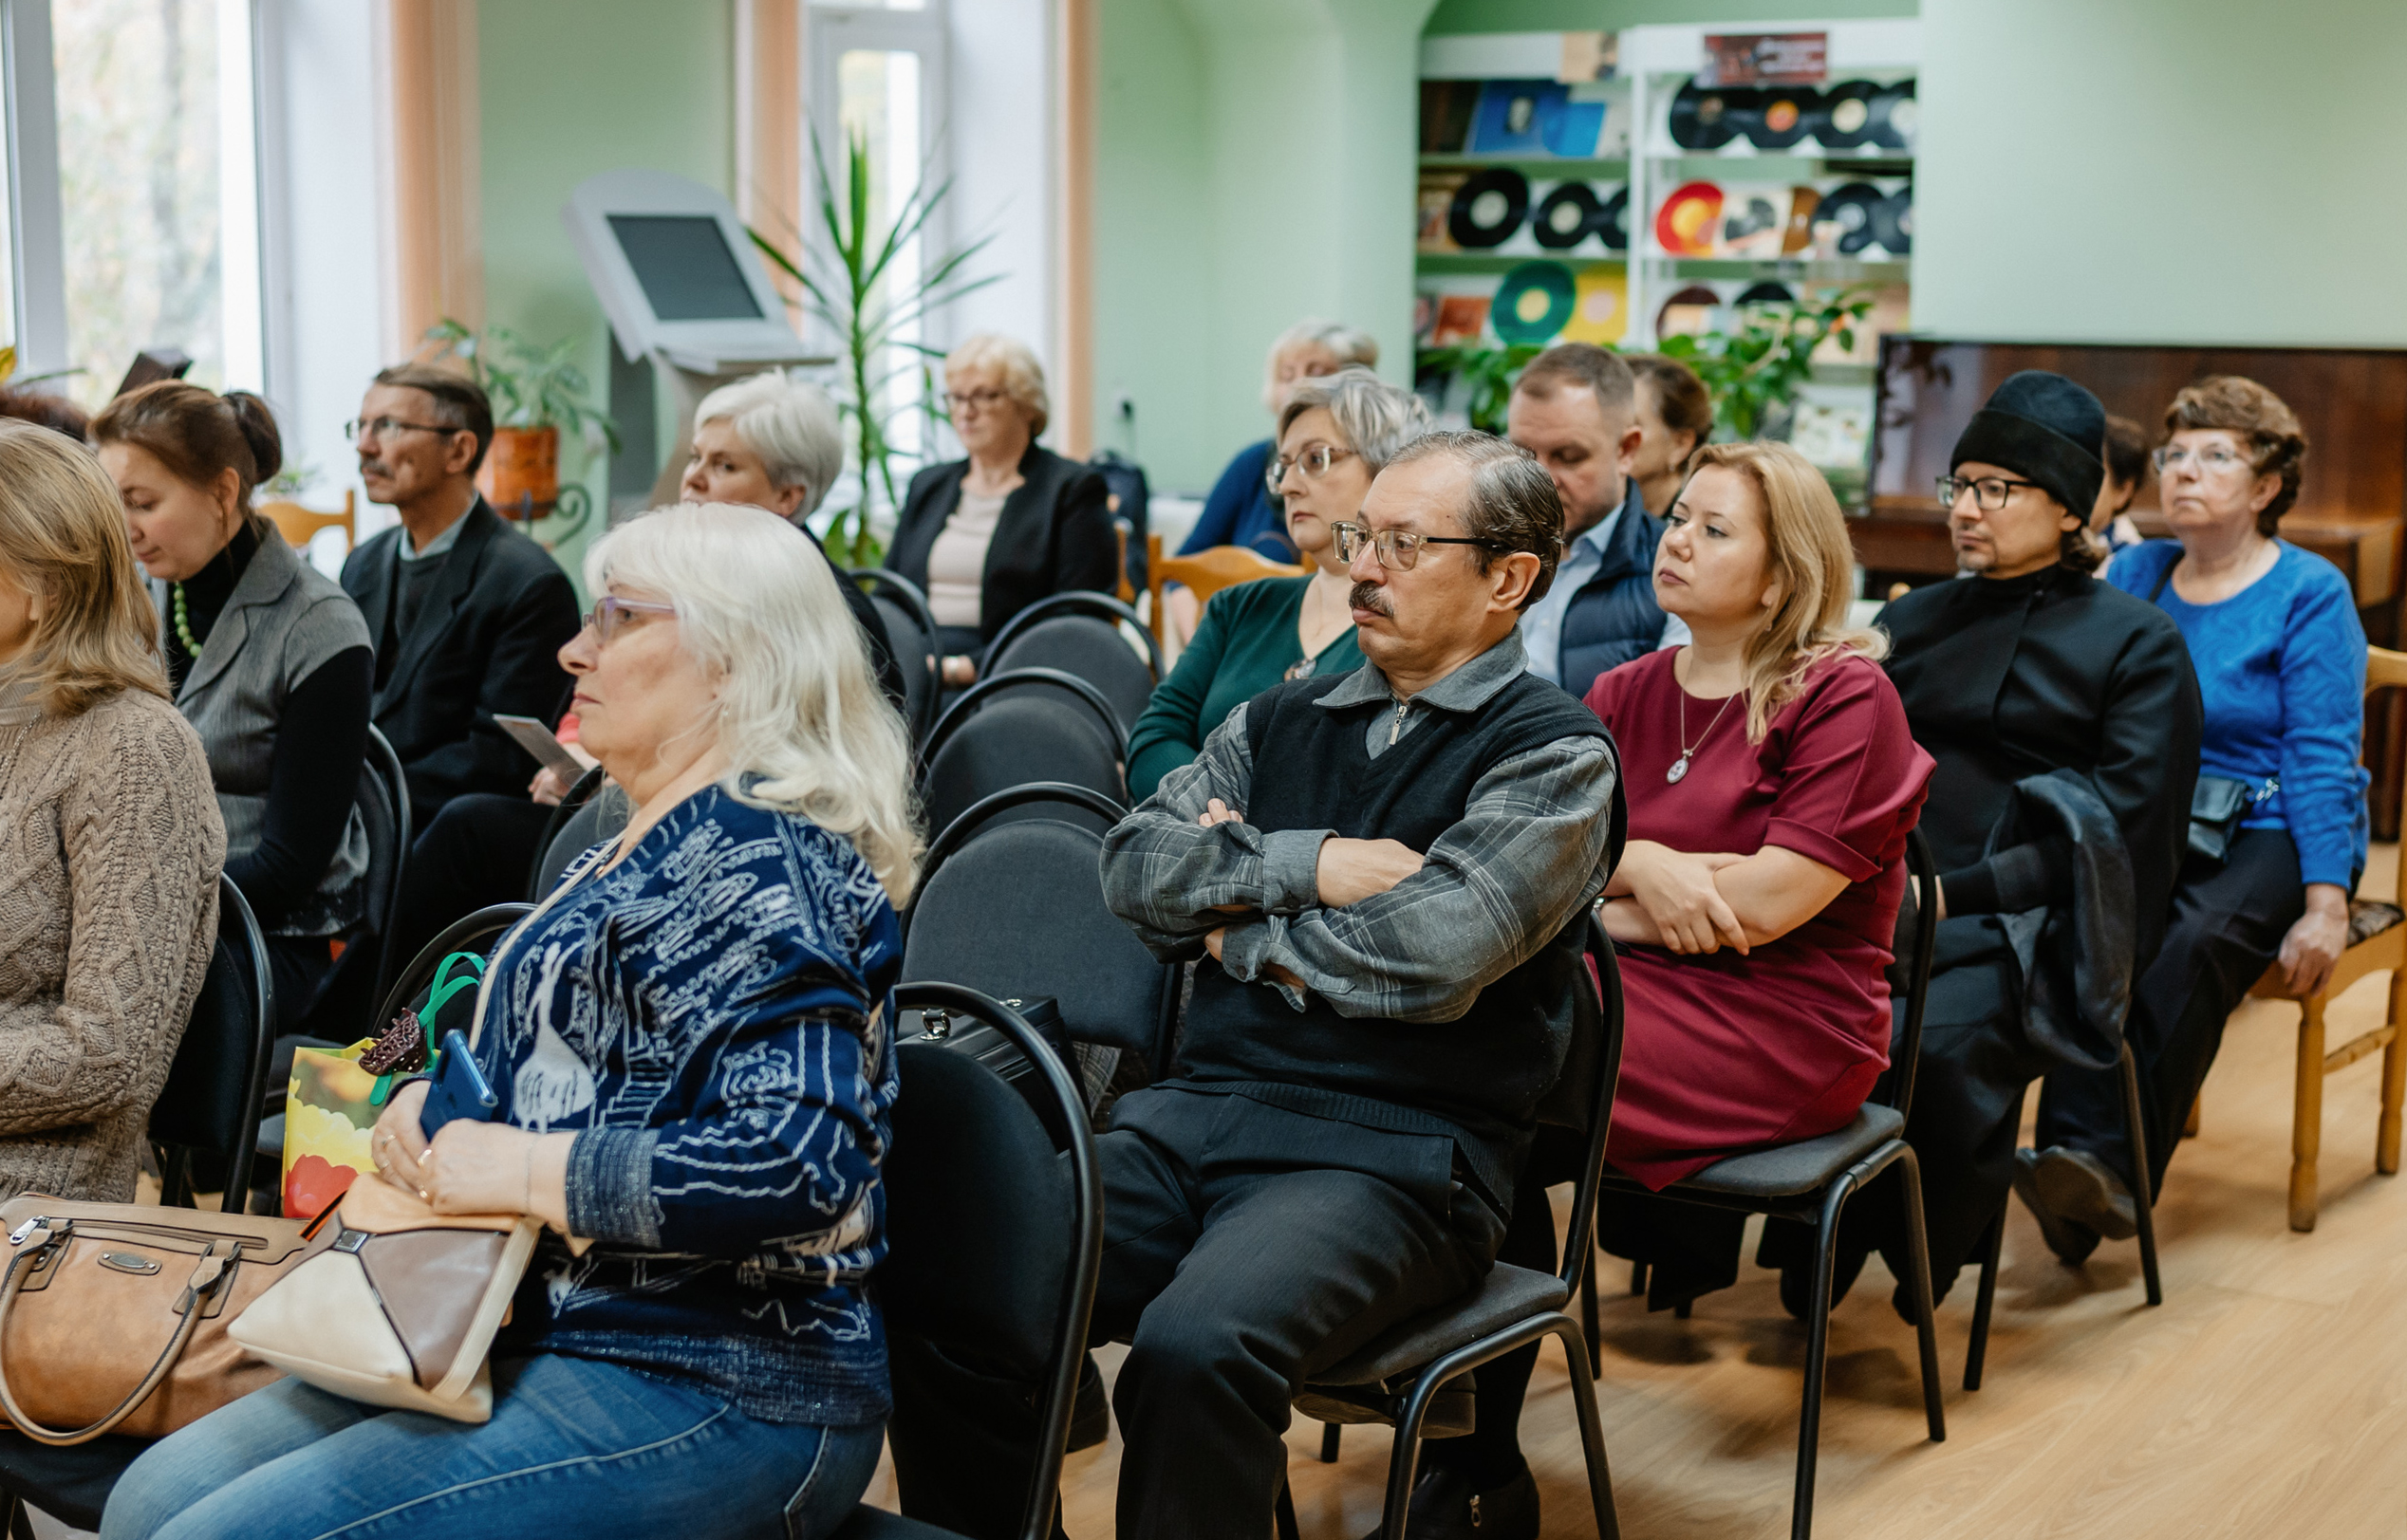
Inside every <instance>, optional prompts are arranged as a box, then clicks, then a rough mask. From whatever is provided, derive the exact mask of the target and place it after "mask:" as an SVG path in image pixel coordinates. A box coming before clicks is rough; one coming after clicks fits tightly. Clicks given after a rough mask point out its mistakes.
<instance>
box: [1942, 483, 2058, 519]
mask: <svg viewBox="0 0 2407 1540" xmlns="http://www.w3.org/2000/svg"><path fill="white" fill-rule="evenodd" d="M2017 487H2038V488H2039V490H2040V491H2042V492H2045V491H2046V490H2047V489H2046V488H2044V487H2040V484H2039V483H2038V482H2036V481H2016V480H2014V479H2013V478H2012V477H2010V476H1973V477H1970V478H1969V479H1968V478H1966V477H1964V476H1941V477H1940V478H1939V506H1940V507H1941V508H1953V507H1955V506H1956V499H1957V498H1959V497H1962V496H1963V495H1964V494H1965V493H1966V492H1970V493H1971V494H1972V506H1973V507H1975V508H1977V509H1979V510H1981V511H1982V512H1984V513H1994V512H1996V511H1997V510H2000V509H2002V508H2004V507H2005V506H2006V499H2007V498H2009V497H2011V496H2013V495H2014V489H2015V488H2017Z"/></svg>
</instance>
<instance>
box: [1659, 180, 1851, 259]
mask: <svg viewBox="0 0 2407 1540" xmlns="http://www.w3.org/2000/svg"><path fill="white" fill-rule="evenodd" d="M1866 191H1867V192H1869V191H1870V189H1869V188H1868V189H1866ZM1721 218H1722V190H1721V189H1720V188H1718V187H1716V186H1714V185H1713V184H1712V183H1711V182H1689V183H1688V184H1687V185H1686V186H1683V187H1678V188H1674V189H1673V190H1672V193H1671V195H1670V197H1668V198H1665V199H1664V200H1663V207H1662V208H1660V209H1657V210H1656V211H1655V244H1656V245H1658V246H1660V247H1662V248H1663V250H1664V253H1665V254H1666V255H1668V256H1686V257H1701V256H1711V255H1712V254H1713V239H1714V235H1715V228H1714V227H1715V226H1716V225H1718V224H1719V223H1720V222H1721ZM1867 218H1869V215H1867Z"/></svg>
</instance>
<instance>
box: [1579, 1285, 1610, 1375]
mask: <svg viewBox="0 0 2407 1540" xmlns="http://www.w3.org/2000/svg"><path fill="white" fill-rule="evenodd" d="M1579 1330H1580V1334H1581V1335H1582V1336H1583V1337H1585V1338H1586V1339H1587V1344H1588V1377H1589V1378H1590V1379H1592V1380H1593V1379H1595V1377H1596V1376H1598V1375H1600V1374H1602V1373H1604V1372H1605V1360H1604V1347H1603V1345H1602V1331H1601V1329H1600V1327H1598V1325H1597V1317H1596V1270H1595V1268H1583V1269H1581V1270H1580V1274H1579Z"/></svg>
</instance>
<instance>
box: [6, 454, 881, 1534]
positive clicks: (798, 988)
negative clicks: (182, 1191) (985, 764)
mask: <svg viewBox="0 0 2407 1540" xmlns="http://www.w3.org/2000/svg"><path fill="white" fill-rule="evenodd" d="M28 431H30V430H28ZM95 479H97V477H96V478H95ZM105 485H106V484H105V483H102V486H103V489H105ZM585 573H586V583H587V586H588V589H589V590H590V591H591V592H592V593H593V595H594V598H595V603H594V607H593V613H592V615H591V616H590V617H588V621H587V623H586V627H585V629H584V630H582V631H581V632H579V633H578V634H577V635H576V636H575V637H574V638H573V639H572V640H570V641H569V644H568V645H567V646H565V647H563V648H561V649H560V661H561V663H562V665H563V666H564V667H566V668H567V669H568V671H569V673H570V674H571V675H573V676H574V677H575V678H576V701H577V707H578V710H579V711H580V712H581V713H582V714H583V716H584V722H585V742H586V746H587V747H588V749H590V750H591V751H593V753H594V754H595V755H596V756H597V757H598V758H599V759H600V760H601V762H602V765H603V767H604V768H605V769H606V770H608V771H609V774H610V777H611V779H612V780H614V781H616V782H617V783H618V784H619V785H620V786H622V787H625V789H626V791H627V794H628V797H629V799H630V800H631V802H632V803H633V805H634V816H633V819H632V821H631V822H630V823H629V824H628V825H627V826H626V827H625V830H624V831H623V832H622V833H620V834H619V835H618V836H617V837H616V838H614V839H611V840H607V841H605V842H604V843H602V844H597V845H595V846H594V847H593V848H592V849H591V850H588V851H587V852H586V853H585V854H584V855H583V856H582V857H580V858H579V859H578V860H577V862H576V863H575V864H574V865H572V866H571V867H570V868H569V872H568V874H567V875H566V876H565V877H563V878H562V879H561V881H560V885H559V887H558V888H557V889H555V890H554V891H553V893H552V894H551V896H550V898H549V899H548V900H546V901H545V902H544V904H543V905H542V907H540V908H538V909H537V910H535V911H534V913H532V914H531V915H529V916H528V917H527V918H525V919H523V920H521V921H520V922H519V923H518V925H517V926H516V927H515V928H513V930H511V932H510V933H509V934H508V935H507V936H505V937H503V938H502V940H501V942H500V944H499V945H498V946H497V947H496V948H495V950H494V956H493V961H492V962H491V964H490V965H489V966H488V967H487V969H486V971H485V981H486V982H485V989H486V994H485V998H484V1001H483V1004H482V1006H481V1007H480V1010H479V1014H478V1023H479V1028H478V1033H477V1036H476V1045H475V1047H474V1048H472V1049H471V1051H472V1052H473V1053H474V1055H475V1057H476V1064H477V1067H479V1068H480V1069H481V1070H482V1071H483V1074H484V1077H485V1079H486V1080H487V1081H489V1082H490V1083H491V1085H492V1086H493V1088H494V1091H495V1093H496V1094H497V1096H498V1099H499V1107H498V1109H497V1110H496V1112H495V1113H494V1118H493V1121H491V1122H478V1121H476V1120H474V1119H467V1118H462V1119H457V1120H455V1121H453V1122H450V1123H444V1124H443V1125H442V1127H441V1128H440V1129H439V1130H438V1132H437V1133H436V1134H435V1136H434V1138H433V1140H432V1141H429V1140H428V1139H427V1138H426V1137H425V1135H424V1133H423V1131H422V1130H421V1127H420V1108H421V1107H422V1106H423V1105H424V1103H425V1087H424V1085H422V1084H420V1085H409V1086H405V1087H402V1088H401V1089H400V1090H398V1091H397V1092H396V1093H395V1094H394V1096H393V1098H392V1101H391V1102H390V1103H389V1104H387V1106H386V1108H385V1111H384V1115H383V1117H382V1118H380V1119H379V1120H378V1122H377V1124H376V1128H375V1130H374V1132H373V1133H372V1134H371V1135H370V1136H369V1146H370V1149H369V1153H370V1155H371V1157H372V1158H373V1160H374V1161H375V1165H376V1172H377V1174H376V1175H375V1176H373V1177H366V1176H364V1177H362V1178H361V1181H362V1182H363V1183H373V1182H377V1181H384V1182H390V1183H391V1184H393V1185H394V1186H396V1187H399V1188H401V1189H402V1190H403V1191H404V1192H405V1193H407V1194H408V1195H409V1197H407V1198H406V1199H403V1198H401V1197H391V1198H388V1199H387V1201H394V1202H401V1201H411V1202H420V1203H423V1204H425V1205H427V1206H428V1207H430V1208H432V1209H433V1211H434V1212H435V1213H436V1214H438V1215H449V1214H513V1215H526V1216H528V1217H531V1218H532V1219H535V1220H537V1221H539V1222H540V1223H541V1224H542V1226H543V1227H544V1228H543V1234H542V1237H541V1239H539V1240H538V1241H537V1242H536V1247H535V1254H534V1258H533V1260H532V1262H531V1263H530V1264H529V1266H528V1268H527V1273H526V1279H525V1282H524V1283H523V1284H522V1285H521V1286H520V1288H519V1290H518V1292H517V1296H516V1298H515V1300H514V1301H513V1308H512V1313H511V1316H510V1319H509V1322H508V1323H507V1324H506V1325H505V1326H504V1327H502V1330H501V1334H500V1335H499V1336H498V1337H497V1338H496V1339H495V1340H494V1348H493V1353H492V1365H491V1367H492V1379H493V1414H492V1419H491V1420H489V1421H485V1422H481V1423H474V1424H463V1423H459V1422H453V1421H447V1420H444V1419H440V1418H437V1417H433V1416H430V1415H428V1414H427V1413H425V1412H421V1411H409V1410H400V1409H388V1408H383V1407H377V1406H370V1405H367V1404H364V1403H363V1402H360V1401H350V1400H347V1399H345V1398H344V1397H341V1396H337V1395H333V1394H330V1393H328V1392H327V1391H324V1390H320V1389H317V1388H315V1387H313V1386H310V1385H308V1384H305V1383H303V1382H301V1381H299V1380H283V1381H279V1382H276V1383H275V1384H273V1385H271V1386H269V1387H268V1388H267V1389H264V1390H260V1391H257V1392H254V1393H253V1394H252V1395H249V1396H245V1397H243V1398H242V1399H241V1400H240V1401H234V1402H233V1403H232V1404H230V1405H228V1406H225V1407H222V1408H220V1409H219V1410H217V1411H215V1412H213V1413H211V1414H210V1415H209V1416H207V1417H204V1418H201V1419H199V1420H197V1421H196V1422H194V1423H192V1424H190V1425H189V1426H187V1427H185V1428H183V1429H182V1430H180V1431H179V1432H177V1433H176V1434H175V1435H174V1436H172V1437H170V1438H163V1439H161V1440H159V1442H158V1443H156V1444H153V1445H152V1446H151V1447H150V1448H149V1449H147V1450H145V1451H144V1452H143V1454H142V1457H140V1459H139V1460H137V1461H136V1462H135V1463H134V1464H133V1466H132V1467H131V1468H129V1469H128V1470H127V1472H126V1474H125V1475H124V1478H123V1479H122V1480H121V1481H119V1482H118V1484H117V1487H116V1490H115V1491H114V1492H112V1493H111V1494H109V1501H108V1511H107V1512H106V1513H105V1515H103V1521H102V1530H103V1532H104V1533H106V1534H107V1535H109V1536H110V1540H147V1537H149V1536H152V1535H162V1536H173V1537H175V1540H208V1537H216V1536H223V1537H227V1540H232V1537H233V1536H237V1535H242V1536H249V1535H296V1536H297V1535H320V1534H333V1533H345V1532H364V1531H367V1530H369V1529H371V1528H375V1527H376V1526H377V1524H378V1522H379V1521H380V1520H383V1521H386V1522H387V1525H388V1527H389V1525H390V1524H394V1523H399V1524H410V1523H417V1524H420V1525H431V1526H432V1528H433V1529H435V1530H439V1531H442V1532H445V1533H452V1534H517V1533H523V1532H532V1531H539V1530H542V1529H544V1528H547V1527H548V1526H550V1524H552V1523H553V1522H555V1521H556V1520H557V1519H558V1518H559V1516H560V1515H562V1514H564V1513H565V1514H571V1515H575V1523H576V1524H577V1526H578V1527H579V1528H580V1529H582V1530H584V1531H587V1532H588V1533H592V1534H596V1535H650V1534H661V1533H668V1532H675V1531H696V1532H708V1533H736V1534H764V1533H773V1532H774V1533H777V1534H783V1535H795V1536H826V1535H829V1534H830V1533H833V1532H834V1531H835V1530H836V1528H837V1527H838V1526H839V1525H840V1524H841V1523H842V1522H843V1521H844V1519H845V1518H847V1517H848V1516H849V1513H850V1512H851V1510H852V1506H853V1504H854V1503H855V1502H856V1501H857V1500H858V1499H859V1497H860V1495H861V1493H862V1490H863V1489H864V1488H865V1487H866V1486H867V1485H868V1481H869V1477H870V1475H871V1473H872V1472H874V1471H875V1470H876V1468H877V1463H878V1454H879V1450H880V1448H881V1447H882V1445H883V1444H884V1441H885V1440H884V1432H885V1422H886V1411H887V1408H888V1405H889V1397H888V1393H887V1388H886V1334H885V1328H884V1325H883V1323H882V1320H881V1318H880V1316H879V1312H878V1306H877V1302H876V1300H875V1299H874V1298H873V1297H872V1295H871V1294H870V1292H869V1290H868V1288H867V1285H868V1280H869V1278H870V1276H871V1274H872V1271H873V1270H874V1269H875V1267H876V1266H877V1264H878V1262H879V1261H880V1259H881V1258H883V1257H884V1256H885V1254H886V1197H885V1189H884V1188H883V1187H882V1186H881V1184H880V1181H879V1171H880V1167H881V1164H882V1162H883V1160H884V1158H885V1154H886V1149H887V1146H888V1144H889V1142H890V1140H891V1135H892V1125H891V1121H890V1119H891V1113H892V1109H893V1106H894V1099H895V1094H896V1088H897V1080H896V1070H895V1059H894V1051H893V1031H894V999H893V990H894V986H895V985H896V983H897V982H899V981H900V979H901V977H902V965H903V941H902V932H901V927H900V924H899V922H898V921H897V919H896V918H895V910H896V908H897V907H898V906H899V905H902V904H905V903H907V902H908V901H909V900H910V896H911V888H912V885H913V882H914V881H915V880H916V877H917V872H918V865H919V852H920V841H919V836H918V833H917V831H916V830H915V828H914V826H913V824H912V815H911V807H910V790H909V787H910V764H911V751H910V743H909V740H908V738H907V737H906V736H905V733H904V728H903V722H902V719H901V718H900V717H899V716H897V715H896V714H895V712H894V709H893V708H892V707H891V706H889V705H887V704H886V700H885V698H884V697H883V696H880V695H879V693H878V688H877V685H876V682H875V681H874V680H873V679H871V677H870V676H869V670H868V664H867V662H866V661H865V660H864V659H863V658H862V656H861V650H860V648H859V647H858V646H857V645H855V643H854V640H853V636H852V627H851V624H850V622H849V621H848V620H847V619H846V618H845V616H844V614H843V613H842V608H841V606H840V605H839V604H838V603H836V595H835V592H834V589H835V584H836V580H835V579H834V577H832V576H831V575H830V572H829V570H828V565H827V563H826V562H825V561H823V560H821V559H820V557H819V555H818V554H817V553H816V552H815V551H812V550H811V549H809V548H808V544H807V542H805V541H804V540H803V539H802V537H801V536H800V535H799V534H797V533H796V532H795V531H794V529H793V528H792V527H791V526H790V525H789V524H788V523H787V522H786V521H785V520H783V519H780V518H777V517H775V516H774V515H773V514H771V513H768V512H764V511H763V510H759V509H756V508H737V507H731V506H728V505H725V504H711V505H705V506H702V507H678V508H673V509H662V510H659V511H657V512H653V513H648V514H645V515H644V517H642V518H639V519H636V520H633V521H632V522H630V523H628V524H626V525H625V526H623V527H622V528H620V529H613V530H612V531H610V532H609V533H608V534H606V535H605V536H603V537H602V539H601V540H599V541H597V542H596V543H595V544H594V546H593V548H592V549H591V550H590V551H588V553H587V556H586V562H585ZM136 592H137V594H139V590H136ZM153 672H156V668H155V665H154V667H153ZM160 705H161V707H162V708H163V707H164V703H163V702H161V703H160ZM178 725H179V726H180V724H178ZM183 735H184V736H185V737H187V738H189V737H190V736H191V733H190V732H189V730H186V731H185V732H184V733H183ZM205 794H206V792H205V788H204V791H203V795H204V796H205ZM0 912H5V911H0ZM202 955H203V956H206V950H205V948H204V949H203V953H202ZM158 1058H159V1065H160V1067H159V1070H158V1073H160V1074H163V1073H164V1063H163V1061H164V1053H163V1051H162V1052H161V1053H160V1054H159V1056H158ZM142 1062H143V1063H149V1062H151V1061H150V1060H148V1059H145V1060H143V1061H142ZM123 1170H124V1173H125V1175H124V1186H125V1187H126V1188H127V1189H128V1190H130V1188H131V1186H132V1183H133V1177H132V1172H133V1160H132V1152H131V1150H130V1148H129V1149H128V1150H127V1152H126V1154H125V1156H124V1160H123ZM570 1237H574V1240H573V1241H572V1240H571V1238H570Z"/></svg>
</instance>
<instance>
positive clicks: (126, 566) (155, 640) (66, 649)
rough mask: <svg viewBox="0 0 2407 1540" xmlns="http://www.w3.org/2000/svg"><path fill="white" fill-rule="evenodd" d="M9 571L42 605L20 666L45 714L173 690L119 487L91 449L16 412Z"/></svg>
mask: <svg viewBox="0 0 2407 1540" xmlns="http://www.w3.org/2000/svg"><path fill="white" fill-rule="evenodd" d="M0 571H5V572H6V573H7V575H8V577H9V581H11V582H13V583H15V584H17V585H19V586H20V587H24V588H27V589H28V590H29V591H30V592H31V593H32V595H33V597H34V599H35V601H36V603H37V604H38V605H39V608H40V614H39V615H38V616H37V617H36V618H35V620H34V622H33V635H32V636H31V637H30V638H29V639H28V641H27V644H26V647H25V650H24V651H23V652H22V653H20V654H19V655H18V659H17V661H16V663H15V664H14V665H13V666H12V672H17V673H19V674H21V675H22V676H23V677H28V678H29V679H30V680H31V681H32V684H33V688H34V692H35V694H36V696H38V697H39V699H40V700H41V702H42V709H43V711H44V712H45V713H47V714H49V715H52V716H76V715H80V714H83V713H84V712H85V711H87V710H89V709H90V708H91V707H93V706H96V705H98V704H100V703H101V702H102V701H103V700H105V699H107V698H108V697H109V696H113V695H115V694H116V693H117V692H119V691H121V690H146V691H148V692H150V693H151V694H152V695H155V696H159V698H160V699H162V700H165V699H168V698H170V697H169V696H168V693H167V670H166V667H165V665H164V664H163V663H162V662H161V661H160V659H159V614H158V612H157V611H156V610H154V609H153V608H152V607H151V601H150V590H149V589H148V588H147V587H145V586H144V585H143V583H142V575H141V572H140V569H139V568H137V567H136V566H135V565H134V548H133V547H132V546H130V545H129V544H127V542H126V539H125V506H124V504H123V503H122V502H121V501H120V500H119V498H118V495H117V488H116V487H115V486H114V485H113V484H111V482H110V481H109V478H108V476H107V475H106V474H105V473H103V472H102V470H101V465H100V462H99V461H98V460H96V459H94V458H93V457H92V452H91V451H90V450H88V449H85V448H84V446H83V445H82V444H79V443H77V442H75V441H74V440H73V439H71V438H68V437H66V436H65V435H63V434H56V433H52V432H51V431H50V430H49V429H47V428H38V427H35V426H34V425H33V424H32V423H30V422H20V421H17V420H15V419H13V418H0Z"/></svg>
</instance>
